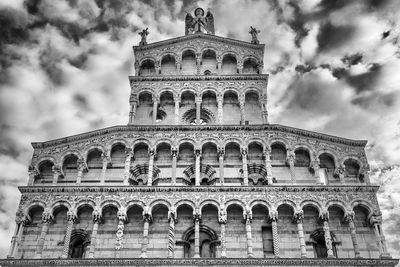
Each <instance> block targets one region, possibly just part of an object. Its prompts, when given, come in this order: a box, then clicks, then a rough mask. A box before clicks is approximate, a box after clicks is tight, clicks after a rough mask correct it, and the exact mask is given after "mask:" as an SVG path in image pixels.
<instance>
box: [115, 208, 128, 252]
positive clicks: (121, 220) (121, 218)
mask: <svg viewBox="0 0 400 267" xmlns="http://www.w3.org/2000/svg"><path fill="white" fill-rule="evenodd" d="M117 216H118V226H117V233H116V236H117V237H116V240H115V257H116V258H119V257H120V254H119V252H120V250H121V248H122V239H123V237H124V228H125V222H126V221H127V216H126V208H124V207H122V208H120V209H119V210H118V213H117Z"/></svg>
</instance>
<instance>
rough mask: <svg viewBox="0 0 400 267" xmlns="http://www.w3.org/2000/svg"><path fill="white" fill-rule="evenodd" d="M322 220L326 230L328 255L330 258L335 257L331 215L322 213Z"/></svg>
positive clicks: (325, 212) (326, 212)
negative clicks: (330, 221)
mask: <svg viewBox="0 0 400 267" xmlns="http://www.w3.org/2000/svg"><path fill="white" fill-rule="evenodd" d="M320 218H321V219H322V224H323V229H324V237H325V246H326V250H327V253H328V258H333V257H335V256H334V255H333V247H332V237H331V232H330V231H329V213H328V211H323V212H322V213H321V216H320Z"/></svg>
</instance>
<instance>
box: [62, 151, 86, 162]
mask: <svg viewBox="0 0 400 267" xmlns="http://www.w3.org/2000/svg"><path fill="white" fill-rule="evenodd" d="M71 155H74V156H75V157H77V158H78V159H79V158H82V154H81V152H80V151H78V150H76V149H68V150H67V151H65V152H64V153H63V154H62V155H61V157H60V163H61V164H62V165H64V161H65V159H66V158H68V157H69V156H71Z"/></svg>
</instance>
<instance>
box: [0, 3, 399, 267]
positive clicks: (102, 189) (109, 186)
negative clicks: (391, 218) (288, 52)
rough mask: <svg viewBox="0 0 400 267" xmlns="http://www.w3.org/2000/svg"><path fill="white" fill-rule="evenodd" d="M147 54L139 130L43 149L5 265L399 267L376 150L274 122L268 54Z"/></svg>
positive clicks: (174, 49) (139, 86)
mask: <svg viewBox="0 0 400 267" xmlns="http://www.w3.org/2000/svg"><path fill="white" fill-rule="evenodd" d="M150 31H151V29H150V30H149V29H148V28H147V29H145V30H143V31H142V32H140V33H139V34H140V35H141V41H140V44H139V46H134V56H135V76H130V77H129V81H130V88H131V94H130V99H129V103H130V113H129V122H128V125H126V126H114V127H110V128H106V129H100V130H95V131H92V132H88V133H83V134H79V135H74V136H69V137H65V138H60V139H56V140H51V141H47V142H35V143H33V144H32V145H33V148H34V153H33V157H32V163H31V165H30V166H29V181H28V184H27V186H21V187H20V188H19V189H20V191H21V194H22V196H21V201H20V204H19V207H18V212H17V214H16V229H15V233H14V236H13V238H12V241H11V246H10V251H9V255H8V259H7V260H2V261H1V262H0V264H2V266H11V265H12V266H28V265H38V266H39V265H40V266H54V265H65V266H81V265H85V266H120V265H124V266H145V265H146V266H166V265H170V266H180V265H184V266H191V265H195V266H196V265H203V266H207V265H212V266H227V265H230V266H244V265H248V266H292V265H293V266H294V265H296V266H322V265H323V266H395V265H396V264H397V260H393V259H391V258H390V255H389V254H388V252H387V249H386V244H385V237H384V235H383V232H382V221H381V212H380V209H379V205H378V202H377V197H376V193H377V190H378V187H377V186H373V185H371V184H370V181H369V177H368V169H369V166H368V162H367V158H366V155H365V145H366V143H367V142H366V141H362V140H361V141H360V140H350V139H346V138H341V137H336V136H330V135H326V134H321V133H316V132H310V131H306V130H301V129H296V128H291V127H287V126H283V125H278V124H269V122H268V111H267V100H268V98H267V87H268V78H269V76H268V74H262V72H263V64H264V63H263V58H264V56H263V54H264V48H265V46H264V44H259V40H258V37H257V34H258V33H259V31H258V30H257V29H255V28H253V27H251V28H250V32H249V33H250V34H251V39H250V38H249V39H250V42H247V41H239V40H234V39H230V38H224V37H219V36H216V35H214V17H213V15H212V13H211V12H210V11H207V12H205V11H204V10H203V9H202V8H197V9H196V10H195V11H194V13H193V14H187V15H186V19H185V35H184V36H181V37H178V38H174V39H170V40H165V41H160V42H156V43H147V36H148V34H150V33H151V32H150Z"/></svg>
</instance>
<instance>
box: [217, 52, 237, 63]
mask: <svg viewBox="0 0 400 267" xmlns="http://www.w3.org/2000/svg"><path fill="white" fill-rule="evenodd" d="M226 56H233V57H234V58H235V59H236V61H239V59H240V57H239V55H238V54H237V53H236V52H235V51H232V50H228V51H224V52H223V53H222V54H221V58H222V60H224V57H226Z"/></svg>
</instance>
